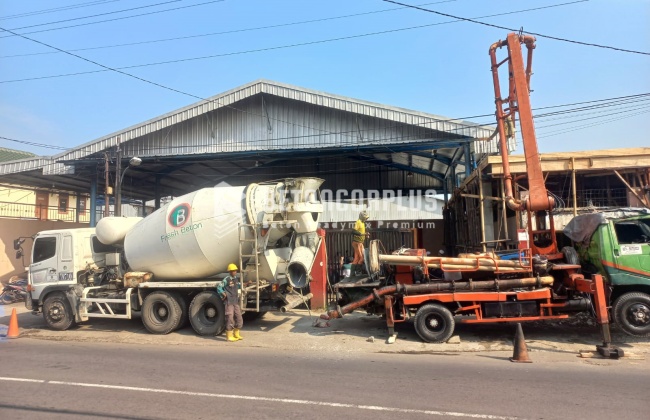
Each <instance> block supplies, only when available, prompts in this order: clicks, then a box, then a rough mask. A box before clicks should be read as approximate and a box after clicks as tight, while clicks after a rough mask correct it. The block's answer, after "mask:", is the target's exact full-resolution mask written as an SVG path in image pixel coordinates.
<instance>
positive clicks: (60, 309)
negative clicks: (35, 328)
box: [43, 293, 74, 331]
mask: <svg viewBox="0 0 650 420" xmlns="http://www.w3.org/2000/svg"><path fill="white" fill-rule="evenodd" d="M43 318H45V322H46V323H47V325H48V326H49V327H50V328H52V329H53V330H59V331H64V330H67V329H68V328H70V327H71V326H72V325H73V324H74V315H73V314H72V308H71V307H70V302H68V298H66V297H65V295H64V294H63V293H52V294H50V295H49V296H48V297H46V298H45V302H43Z"/></svg>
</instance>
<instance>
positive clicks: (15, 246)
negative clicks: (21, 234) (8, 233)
mask: <svg viewBox="0 0 650 420" xmlns="http://www.w3.org/2000/svg"><path fill="white" fill-rule="evenodd" d="M22 243H23V240H22V239H14V249H15V250H16V251H18V250H19V249H20V245H21V244H22Z"/></svg>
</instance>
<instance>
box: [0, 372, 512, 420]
mask: <svg viewBox="0 0 650 420" xmlns="http://www.w3.org/2000/svg"><path fill="white" fill-rule="evenodd" d="M0 381H14V382H34V383H42V384H46V385H64V386H78V387H84V388H104V389H114V390H121V391H136V392H150V393H156V394H173V395H187V396H192V397H209V398H225V399H231V400H247V401H264V402H277V403H282V404H301V405H316V406H322V407H336V408H352V409H357V410H370V411H388V412H393V413H405V414H428V415H431V416H449V417H469V418H473V419H491V420H515V419H517V417H505V416H494V415H491V414H472V413H459V412H456V411H437V410H417V409H411V408H398V407H384V406H378V405H361V404H347V403H335V402H327V401H312V400H295V399H289V398H272V397H256V396H252V395H232V394H214V393H209V392H192V391H177V390H173V389H158V388H141V387H134V386H123V385H106V384H91V383H84V382H65V381H48V380H43V379H26V378H10V377H2V376H0Z"/></svg>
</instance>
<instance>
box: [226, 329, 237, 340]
mask: <svg viewBox="0 0 650 420" xmlns="http://www.w3.org/2000/svg"><path fill="white" fill-rule="evenodd" d="M226 341H230V342H233V341H237V338H235V336H234V335H233V333H232V331H226Z"/></svg>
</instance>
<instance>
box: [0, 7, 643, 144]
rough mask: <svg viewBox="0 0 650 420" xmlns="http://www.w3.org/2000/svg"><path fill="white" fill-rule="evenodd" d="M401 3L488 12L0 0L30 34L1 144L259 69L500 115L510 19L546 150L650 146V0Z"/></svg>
mask: <svg viewBox="0 0 650 420" xmlns="http://www.w3.org/2000/svg"><path fill="white" fill-rule="evenodd" d="M402 2H403V3H406V4H409V5H417V6H418V7H420V8H422V9H428V10H433V11H437V12H440V13H444V14H448V15H453V16H456V17H462V18H470V19H473V20H475V21H476V22H469V21H463V20H458V19H453V18H450V17H446V16H441V15H439V14H435V13H432V12H429V11H424V10H418V9H414V8H409V7H404V6H399V5H396V4H393V3H389V2H386V1H381V0H345V1H343V0H273V1H271V0H268V1H264V0H223V1H214V0H212V1H211V0H25V1H20V2H18V1H14V0H0V28H2V29H6V30H9V31H11V32H13V33H15V34H21V35H23V36H24V37H29V38H31V40H29V39H25V38H22V37H20V36H17V35H13V34H12V33H9V32H4V33H0V137H2V138H0V147H8V148H13V149H20V150H26V151H30V152H33V153H35V154H37V155H44V156H49V155H53V154H56V153H58V152H60V150H57V149H64V148H72V147H75V146H77V145H80V144H83V143H86V142H89V141H92V140H94V139H97V138H99V137H101V136H104V135H107V134H110V133H112V132H115V131H119V130H121V129H123V128H126V127H128V126H131V125H134V124H137V123H140V122H143V121H146V120H148V119H151V118H155V117H157V116H159V115H162V114H165V113H167V112H171V111H173V110H175V109H178V108H181V107H184V106H186V105H189V104H191V103H195V102H197V99H196V98H195V97H192V95H194V96H198V97H201V98H207V97H210V96H213V95H216V94H219V93H221V92H225V91H227V90H230V89H233V88H236V87H238V86H241V85H243V84H246V83H249V82H252V81H254V80H257V79H268V80H272V81H278V82H282V83H288V84H292V85H296V86H299V87H303V88H307V89H313V90H318V91H323V92H327V93H332V94H336V95H342V96H348V97H352V98H356V99H362V100H366V101H371V102H377V103H381V104H386V105H391V106H397V107H402V108H407V109H412V110H416V111H420V112H426V113H431V114H436V115H442V116H445V117H450V118H466V117H474V116H482V117H476V118H467V119H468V121H472V122H476V123H480V124H492V123H494V117H492V116H484V115H493V114H494V90H493V85H492V77H491V73H490V60H489V56H488V48H489V46H490V45H491V44H492V43H494V42H496V41H498V40H500V39H505V37H506V35H507V33H508V32H509V30H508V28H510V29H513V30H520V29H521V28H523V31H524V32H525V33H536V34H538V35H536V37H537V47H536V49H535V51H534V59H533V71H534V74H533V76H532V80H531V88H532V90H533V91H532V93H531V103H532V106H533V108H534V114H535V115H536V120H535V125H536V132H537V137H538V143H539V149H540V151H542V152H563V151H579V150H595V149H610V148H620V147H650V136H648V128H649V124H648V120H649V118H650V77H649V75H650V25H648V22H650V0H618V1H614V0H591V1H572V0H528V1H525V2H523V1H520V2H513V1H504V0H493V1H483V0H456V1H441V0H438V1H426V0H419V1H415V0H402ZM531 9H534V10H531ZM477 22H483V23H486V24H489V25H496V26H500V27H502V28H495V27H493V26H488V25H482V24H480V23H477ZM170 38H175V39H174V40H169V39H170ZM179 38H181V39H179ZM553 38H562V39H564V41H563V40H557V39H553ZM164 40H168V41H164ZM36 41H38V42H36ZM152 41H156V42H152ZM569 41H578V42H582V43H586V44H598V45H600V46H591V45H583V44H579V43H576V42H569ZM39 42H40V43H44V44H48V45H49V46H50V47H48V46H46V45H43V44H39ZM123 44H132V45H123ZM118 45H119V46H118ZM605 46H607V47H614V48H617V49H623V50H629V51H620V50H616V49H612V48H604V47H605ZM52 47H55V48H57V49H59V50H63V51H67V52H70V53H72V54H75V55H77V56H79V57H75V56H72V55H68V54H65V53H63V52H60V51H58V50H56V49H54V48H52ZM97 47H102V48H97ZM104 47H110V48H104ZM502 54H503V51H502V52H501V55H500V57H503V55H502ZM80 57H82V58H84V59H86V60H89V61H85V60H83V59H82V58H80ZM205 57H207V58H205ZM179 60H180V61H179ZM90 61H93V62H95V63H98V64H95V63H92V62H90ZM169 61H175V62H173V63H169ZM161 62H167V63H164V64H157V63H161ZM99 64H101V65H103V66H106V67H110V68H116V69H121V70H120V71H122V72H126V73H129V74H130V75H132V76H136V77H137V78H140V79H144V81H143V80H138V79H136V78H134V77H130V76H127V75H125V74H121V73H118V72H116V71H107V70H106V69H105V68H104V67H101V66H100V65H99ZM143 65H146V66H143ZM131 66H135V67H131ZM125 67H129V68H125ZM98 70H100V71H98ZM86 72H91V73H86ZM79 73H86V74H79ZM71 74H72V75H71ZM61 75H66V76H62V77H59V76H61ZM51 76H56V77H51ZM146 81H148V82H153V83H147V82H146ZM154 83H155V84H158V85H162V86H164V87H165V88H164V87H161V86H157V85H155V84H154ZM166 88H168V89H166ZM174 90H176V91H174ZM177 91H180V92H183V93H185V94H183V93H179V92H177ZM644 94H645V95H644ZM632 95H644V96H635V97H629V96H632ZM620 97H628V98H622V99H617V100H613V99H612V98H620ZM600 100H608V101H602V102H592V101H600ZM579 102H589V103H588V104H584V105H571V106H565V107H558V106H559V105H566V104H574V103H579ZM594 105H606V106H599V107H594ZM547 107H555V108H547ZM542 108H543V109H542ZM576 108H584V109H582V110H577V109H576ZM555 111H569V112H565V113H556V112H555ZM549 112H555V113H554V114H553V115H546V116H544V114H545V113H546V114H548V113H549ZM3 138H5V139H3ZM6 139H12V140H18V141H19V142H16V141H10V140H6ZM28 143H37V144H45V145H50V148H44V147H40V146H35V145H30V144H28ZM519 149H520V147H519Z"/></svg>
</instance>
